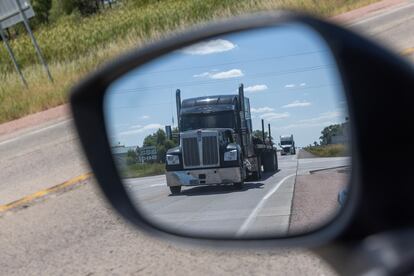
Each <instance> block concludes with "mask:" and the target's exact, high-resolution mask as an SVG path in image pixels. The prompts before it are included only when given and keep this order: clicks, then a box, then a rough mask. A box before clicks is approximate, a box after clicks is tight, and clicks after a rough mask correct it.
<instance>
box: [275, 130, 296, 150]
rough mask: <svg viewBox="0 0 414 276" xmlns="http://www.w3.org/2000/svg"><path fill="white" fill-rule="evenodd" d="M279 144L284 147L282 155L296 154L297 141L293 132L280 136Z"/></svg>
mask: <svg viewBox="0 0 414 276" xmlns="http://www.w3.org/2000/svg"><path fill="white" fill-rule="evenodd" d="M279 146H280V147H281V148H282V149H281V151H280V154H281V155H286V154H296V148H295V141H294V140H293V134H291V135H289V136H288V135H284V136H280V143H279Z"/></svg>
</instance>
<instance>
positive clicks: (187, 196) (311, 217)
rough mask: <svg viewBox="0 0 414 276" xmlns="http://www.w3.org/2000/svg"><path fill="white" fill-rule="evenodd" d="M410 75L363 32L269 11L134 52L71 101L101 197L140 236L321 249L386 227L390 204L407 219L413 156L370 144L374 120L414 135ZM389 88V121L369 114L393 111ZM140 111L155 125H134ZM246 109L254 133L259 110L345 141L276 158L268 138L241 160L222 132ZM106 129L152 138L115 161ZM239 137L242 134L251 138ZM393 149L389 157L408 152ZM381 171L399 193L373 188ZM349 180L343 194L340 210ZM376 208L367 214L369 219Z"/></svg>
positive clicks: (285, 125)
mask: <svg viewBox="0 0 414 276" xmlns="http://www.w3.org/2000/svg"><path fill="white" fill-rule="evenodd" d="M413 81H414V77H413V72H412V67H411V66H410V65H408V64H406V63H405V62H404V61H403V60H401V59H400V58H399V57H397V56H395V55H394V54H392V53H390V52H388V51H387V50H385V49H383V48H381V47H379V46H377V45H375V44H374V43H372V42H370V41H368V40H366V39H364V38H362V37H360V36H359V35H356V34H354V33H352V32H350V31H347V30H345V29H343V28H340V27H338V26H335V25H333V24H330V23H327V22H324V21H322V20H319V19H315V18H313V17H310V16H307V15H302V14H294V13H287V12H277V13H270V14H259V15H254V16H251V17H243V18H239V19H233V20H230V21H227V22H220V23H215V24H211V25H208V26H205V27H201V28H197V29H194V30H190V31H188V32H185V33H183V34H179V35H175V36H172V37H170V38H167V39H164V40H162V41H160V42H156V43H153V44H151V45H148V46H146V47H144V48H142V49H139V50H135V51H132V52H130V53H128V54H126V55H124V56H122V57H120V58H118V59H117V60H116V61H115V62H113V63H111V64H109V65H107V66H106V67H104V68H102V69H101V70H99V71H98V72H96V73H94V74H92V75H91V76H89V77H88V78H87V79H85V80H84V81H83V82H81V83H80V84H79V85H78V86H77V87H75V88H74V90H73V92H72V95H71V106H72V111H73V115H74V119H75V124H76V127H77V130H78V132H79V136H80V140H81V143H82V146H83V149H84V151H85V152H86V154H87V157H88V160H89V162H90V165H91V167H92V169H93V172H94V174H95V176H96V178H97V180H98V183H99V186H100V187H101V189H102V191H103V193H104V194H105V196H106V197H107V198H108V200H109V201H110V203H111V204H112V206H113V207H114V208H115V209H116V210H117V211H118V212H119V213H120V214H121V215H122V216H124V217H125V218H126V219H127V220H129V221H130V222H132V223H134V224H135V225H137V226H138V227H140V228H141V229H143V230H145V231H147V232H148V233H151V234H154V233H155V234H160V235H163V236H166V237H169V238H172V237H182V238H188V237H190V238H192V241H194V240H196V239H197V241H199V242H203V241H206V242H208V243H209V244H214V245H222V244H238V245H241V246H243V245H245V244H246V243H240V241H244V240H248V241H249V245H252V244H256V245H260V246H264V245H266V246H268V245H269V244H277V245H295V244H296V245H320V244H322V243H324V242H327V241H329V240H333V239H336V240H346V239H347V238H348V239H351V240H352V239H353V238H355V237H357V236H358V237H360V236H361V237H362V236H367V235H370V234H373V233H376V232H378V231H382V230H384V229H390V227H391V226H390V225H391V224H392V222H394V221H395V220H396V219H397V218H396V217H395V215H394V212H389V213H388V212H381V211H382V210H391V209H392V208H394V207H393V206H399V207H400V208H399V212H400V213H399V215H400V217H404V218H413V216H414V215H413V212H411V211H410V210H411V208H408V207H407V206H405V205H404V204H408V202H410V201H409V200H401V199H404V198H405V197H406V195H407V194H413V193H411V192H410V193H408V192H407V191H412V189H413V188H412V187H411V186H408V184H409V183H405V182H403V181H402V180H404V179H409V177H410V176H409V175H408V174H407V172H409V171H410V169H409V167H408V164H401V163H404V162H401V163H399V164H398V165H397V164H396V163H395V164H394V162H384V160H387V159H386V157H387V156H386V154H388V153H387V152H385V153H384V152H382V154H385V155H384V156H383V158H378V157H377V156H378V149H381V148H386V147H387V146H388V145H389V141H388V139H387V138H386V137H385V136H384V135H377V136H376V139H375V140H372V133H375V132H376V131H378V130H379V129H380V130H381V131H382V132H384V133H393V135H395V136H394V137H393V139H394V140H396V141H401V140H403V139H406V138H407V137H405V136H404V134H403V132H401V131H400V130H401V129H405V130H407V131H405V132H404V133H412V132H409V131H408V130H409V129H413V127H414V125H413V124H412V123H411V122H410V121H409V116H406V114H405V113H404V112H405V111H407V110H411V109H412V107H411V106H410V103H411V102H412V101H411V100H410V97H409V95H411V94H412V91H414V84H413ZM241 82H243V83H244V84H245V87H244V91H245V97H246V98H249V99H250V106H248V108H247V110H243V111H242V112H245V114H244V115H245V116H240V110H238V109H237V105H234V104H233V103H234V102H237V98H238V97H239V96H238V95H237V92H236V87H235V85H234V83H241ZM177 87H179V88H180V90H181V96H182V101H181V99H180V112H179V116H181V117H180V118H179V120H180V134H179V135H180V139H181V142H182V145H180V147H178V146H177V143H178V141H175V139H174V135H173V134H172V133H171V127H170V124H174V119H171V114H173V113H174V110H176V108H177V106H176V103H175V101H174V100H171V99H170V98H171V96H170V95H171V93H172V92H171V91H173V89H176V88H177ZM305 89H306V90H305ZM222 91H229V92H228V95H223V94H222ZM390 91H392V93H393V95H394V96H395V97H396V98H398V99H399V101H398V102H399V104H398V108H394V109H393V110H392V111H393V112H390V114H389V116H387V118H386V122H385V123H384V121H383V120H378V118H379V117H382V116H381V114H383V111H384V110H388V109H389V108H390V105H389V93H390ZM161 99H162V100H161ZM373 99H375V100H373ZM131 103H139V104H136V105H131ZM181 103H182V104H181ZM125 107H127V108H125ZM307 108H308V109H307ZM148 112H152V113H151V116H150V118H151V119H152V121H151V122H150V123H145V124H144V123H142V122H138V123H137V122H135V121H134V120H135V119H136V118H140V117H142V116H143V115H144V114H145V115H146V114H147V113H148ZM241 117H246V118H248V117H249V118H251V120H252V125H253V127H254V128H256V129H257V128H258V127H257V126H258V125H259V124H260V123H259V120H261V119H266V120H267V121H269V122H272V128H273V130H272V133H279V132H281V131H286V130H288V131H289V132H290V131H291V130H292V129H294V130H292V132H291V133H294V135H295V142H297V143H298V144H299V145H310V144H311V143H312V142H313V141H316V140H318V139H319V136H320V135H321V132H323V131H324V129H325V128H326V129H327V132H326V133H328V134H327V135H330V134H332V133H330V132H329V131H333V130H332V129H338V128H339V129H340V128H344V125H345V123H346V124H347V130H348V136H347V137H336V139H337V140H338V141H339V139H342V140H341V143H339V142H338V143H336V144H334V143H330V144H328V145H324V147H315V148H314V147H307V148H306V149H301V150H300V152H299V153H298V154H297V155H295V154H291V155H290V156H283V157H282V158H280V160H278V158H279V157H278V155H277V154H276V151H275V150H274V149H273V147H271V146H269V145H266V144H257V145H256V144H255V145H253V144H252V145H249V146H248V147H246V150H245V152H244V153H243V156H242V157H240V156H238V155H237V154H236V153H237V151H234V150H230V151H229V150H227V151H225V152H224V150H223V149H221V148H220V146H219V145H218V144H219V143H218V142H217V141H218V140H217V139H218V138H217V137H218V130H219V129H223V128H232V127H233V126H234V125H236V124H237V122H235V120H236V119H235V118H241ZM345 118H349V121H348V122H345ZM404 118H405V119H404ZM237 120H239V119H237ZM177 121H178V119H175V122H177ZM242 124H245V122H242ZM138 126H139V127H138ZM164 126H167V127H166V128H165V131H164ZM121 127H125V129H122V130H121V131H120V128H121ZM134 127H135V128H134ZM181 128H182V129H181ZM324 133H325V132H324ZM329 133H330V134H329ZM113 137H117V138H120V139H123V142H124V144H126V145H134V146H135V145H137V146H141V145H143V144H146V145H149V146H150V147H151V148H148V152H147V153H146V154H147V155H148V156H151V158H146V160H149V161H148V163H145V164H132V165H131V166H130V167H119V166H117V163H116V162H115V161H114V157H113V152H112V151H111V147H110V145H111V139H113ZM166 138H168V139H166ZM170 138H172V139H170ZM245 138H246V137H243V139H237V141H238V142H239V143H240V144H242V145H244V144H248V143H247V141H244V140H246V139H245ZM250 138H251V137H249V139H250ZM181 142H180V143H181ZM278 145H279V146H281V143H279V144H278ZM408 150H409V151H410V150H411V151H412V149H411V148H410V149H408ZM282 154H283V155H286V154H290V153H289V152H283V151H282ZM393 154H395V156H394V157H393V158H392V159H393V160H404V158H406V156H407V155H406V154H407V152H406V151H401V152H393ZM153 157H154V158H153ZM240 158H243V162H240V160H239V159H240ZM390 159H391V157H390ZM406 163H409V162H406ZM126 170H127V171H128V173H125V172H126ZM396 171H398V172H399V173H400V175H399V176H400V177H399V178H397V179H396V178H395V177H394V173H393V172H396ZM143 172H145V173H148V175H151V174H156V173H160V174H163V176H158V177H157V178H153V179H151V181H152V180H154V181H155V182H154V183H153V182H151V181H149V180H148V178H146V179H142V178H140V177H139V176H140V175H142V173H143ZM378 172H381V173H380V174H379V173H378ZM131 175H132V177H131ZM127 177H128V179H127ZM385 180H389V182H393V185H392V186H393V187H398V191H397V189H392V188H390V186H389V185H382V184H379V183H385V182H387V181H385ZM384 181H385V182H384ZM310 183H311V184H312V185H311V184H310ZM316 185H317V188H314V187H316ZM344 188H346V191H347V195H346V201H345V203H344V204H343V206H339V205H338V203H337V196H338V192H340V191H341V189H344ZM321 191H322V192H323V193H321ZM384 195H387V200H383V199H384ZM403 206H405V207H403ZM406 207H407V208H406ZM374 217H375V218H376V219H377V220H376V223H375V224H372V223H369V222H370V221H371V219H372V218H374ZM413 220H414V218H413ZM399 225H400V226H401V225H403V222H402V221H399ZM355 233H358V235H356V234H355Z"/></svg>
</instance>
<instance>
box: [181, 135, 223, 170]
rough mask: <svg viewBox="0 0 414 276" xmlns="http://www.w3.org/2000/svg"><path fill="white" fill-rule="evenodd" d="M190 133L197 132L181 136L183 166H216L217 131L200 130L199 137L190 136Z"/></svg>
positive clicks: (217, 157)
mask: <svg viewBox="0 0 414 276" xmlns="http://www.w3.org/2000/svg"><path fill="white" fill-rule="evenodd" d="M192 135H197V134H196V133H194V134H193V133H191V134H190V133H186V134H183V135H182V138H181V144H182V150H183V161H184V168H196V167H214V166H218V165H219V154H218V142H217V132H206V131H204V132H201V136H200V137H198V138H201V139H198V138H197V137H192ZM199 135H200V134H199ZM186 136H187V137H186ZM188 136H190V137H188ZM200 150H201V152H200Z"/></svg>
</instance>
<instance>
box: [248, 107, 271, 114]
mask: <svg viewBox="0 0 414 276" xmlns="http://www.w3.org/2000/svg"><path fill="white" fill-rule="evenodd" d="M250 111H251V113H266V112H272V111H274V109H273V108H271V107H267V106H265V107H259V108H251V109H250Z"/></svg>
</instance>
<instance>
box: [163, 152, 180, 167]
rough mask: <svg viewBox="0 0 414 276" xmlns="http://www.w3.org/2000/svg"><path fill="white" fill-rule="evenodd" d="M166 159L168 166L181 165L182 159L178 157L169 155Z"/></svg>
mask: <svg viewBox="0 0 414 276" xmlns="http://www.w3.org/2000/svg"><path fill="white" fill-rule="evenodd" d="M166 159H167V164H168V165H179V164H180V158H179V157H178V155H172V154H167V158H166Z"/></svg>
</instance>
